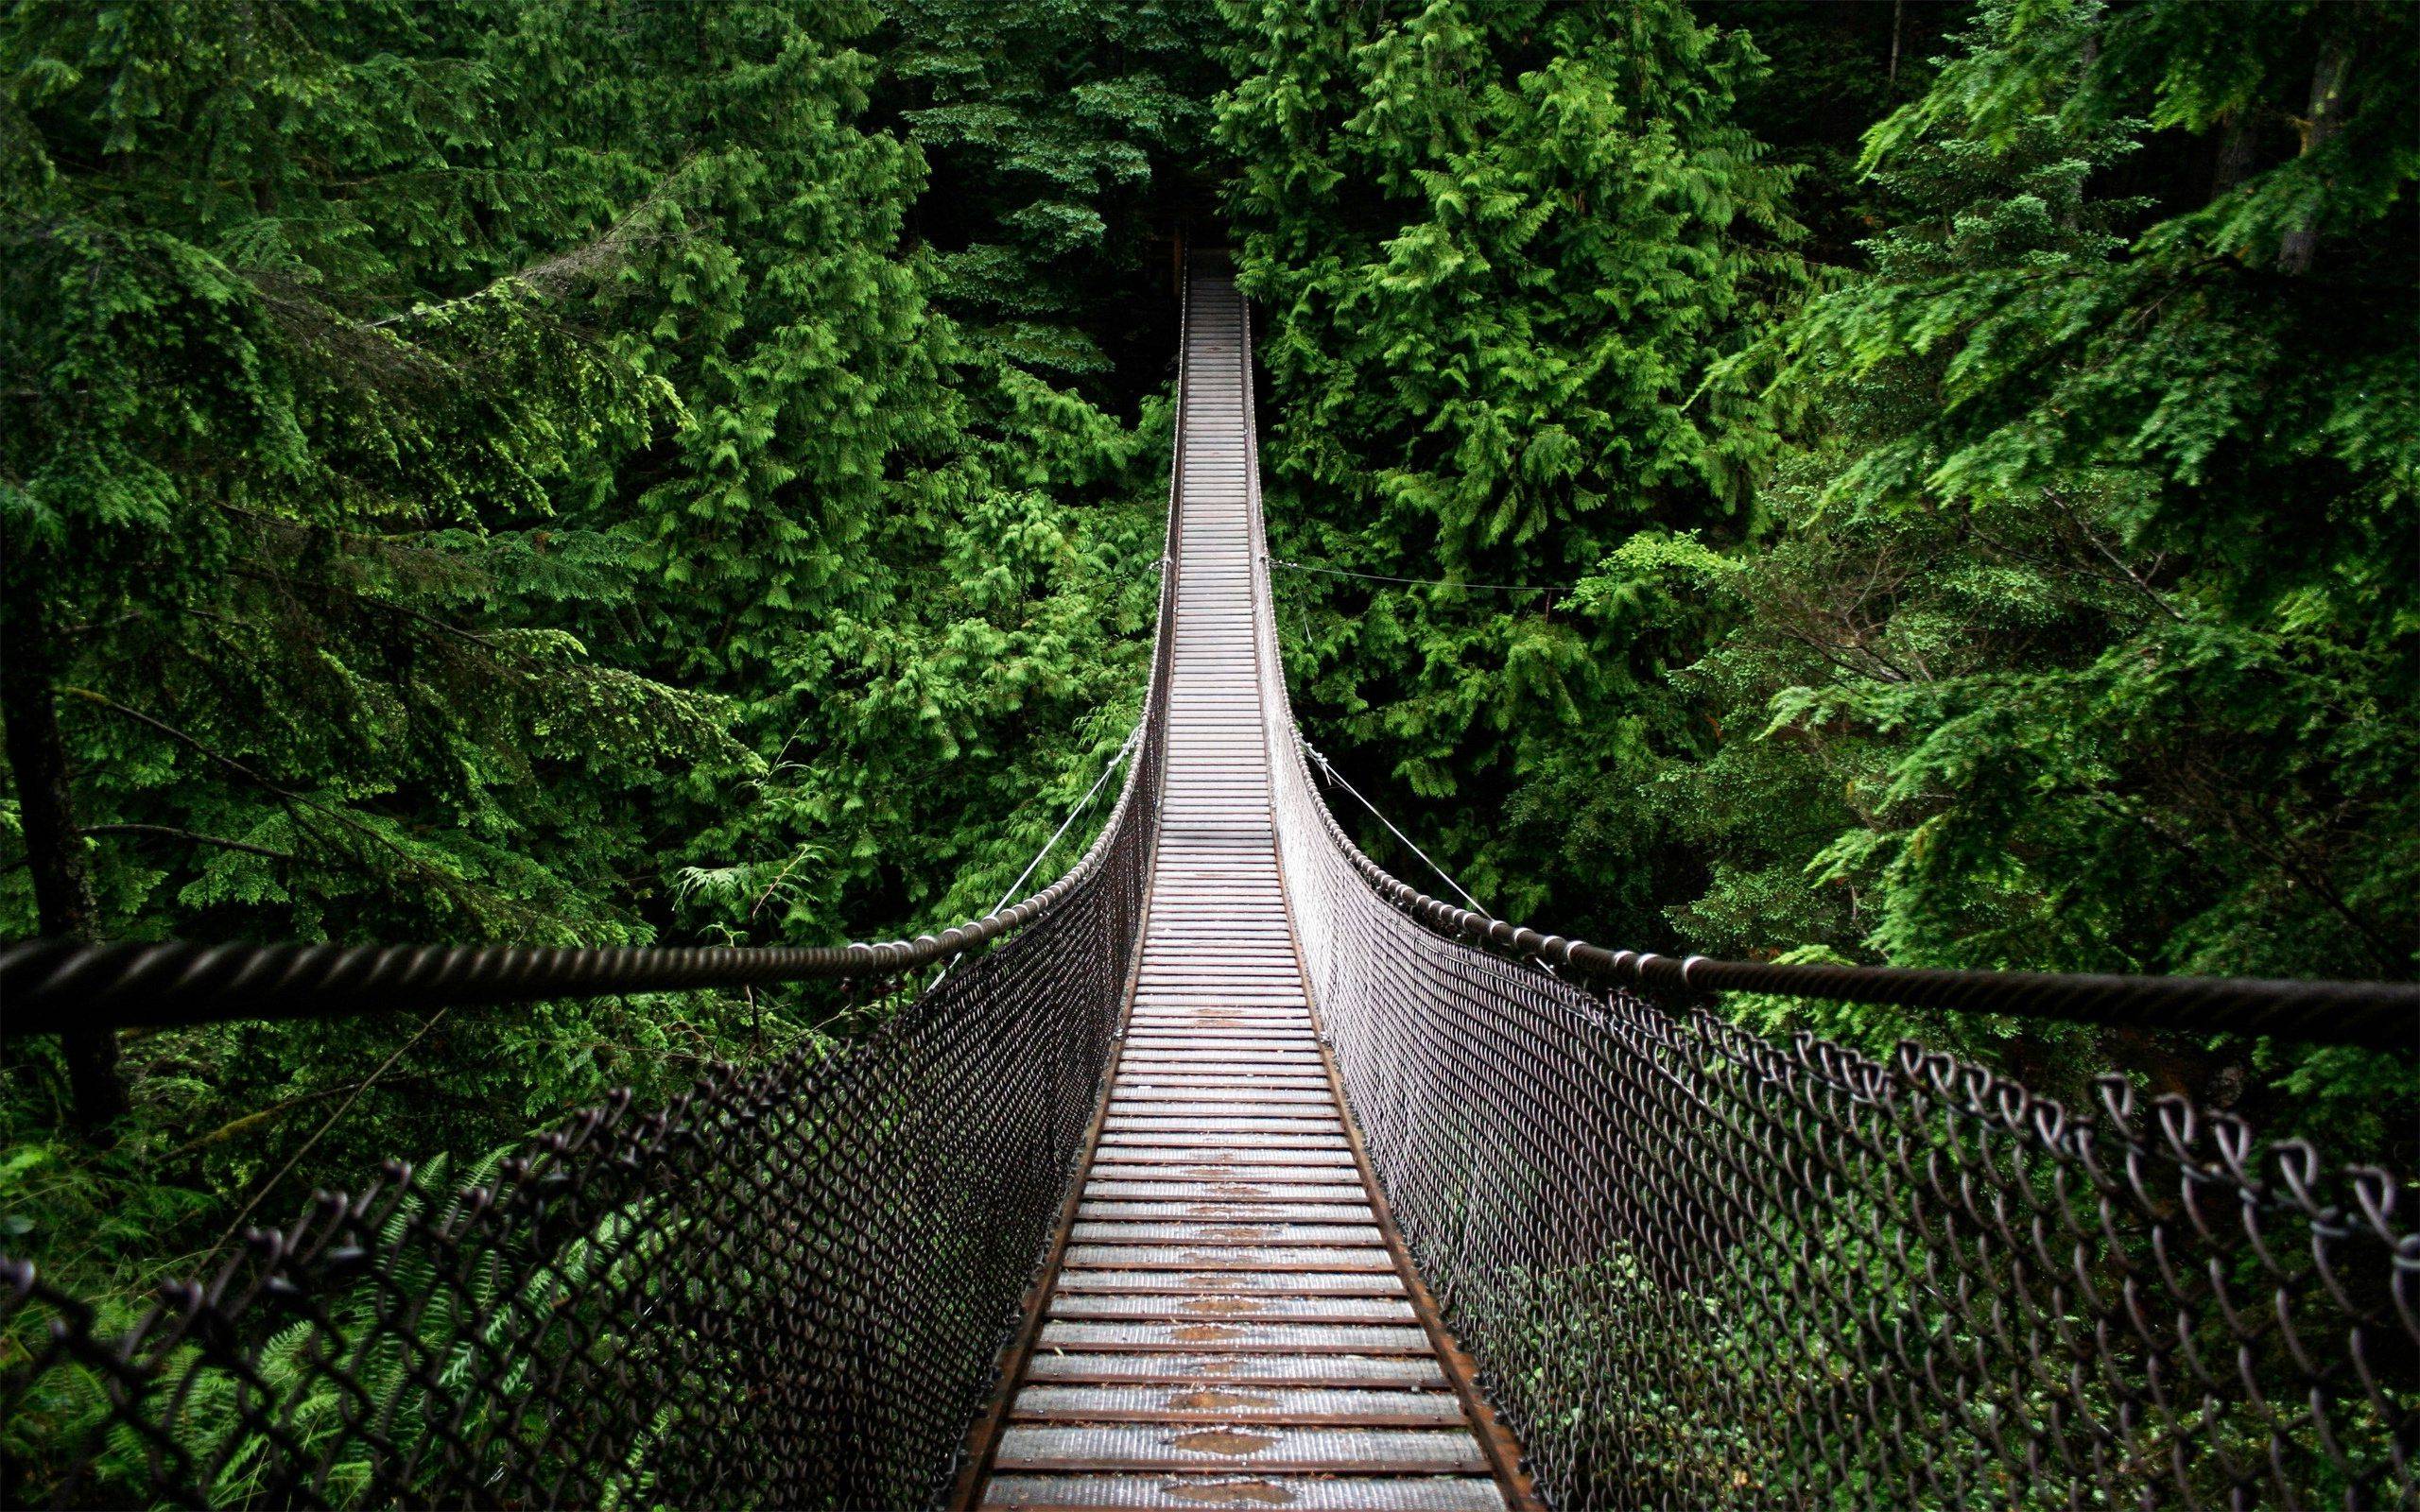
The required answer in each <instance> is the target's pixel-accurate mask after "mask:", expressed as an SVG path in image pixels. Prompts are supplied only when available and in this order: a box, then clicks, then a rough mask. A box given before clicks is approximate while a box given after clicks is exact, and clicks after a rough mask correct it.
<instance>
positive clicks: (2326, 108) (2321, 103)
mask: <svg viewBox="0 0 2420 1512" xmlns="http://www.w3.org/2000/svg"><path fill="white" fill-rule="evenodd" d="M2352 41H2353V26H2352V22H2351V20H2350V19H2349V18H2348V19H2345V20H2343V21H2342V22H2340V24H2339V25H2338V26H2336V27H2334V28H2333V29H2332V30H2330V31H2329V32H2328V34H2327V37H2326V40H2325V41H2324V42H2322V43H2320V47H2319V61H2318V62H2317V63H2316V64H2314V65H2313V66H2312V68H2311V71H2310V114H2309V115H2308V117H2307V118H2306V119H2305V121H2304V124H2303V150H2302V155H2303V156H2304V157H2306V158H2308V157H2309V156H2310V155H2311V154H2312V153H2314V152H2317V151H2318V150H2319V149H2320V148H2322V147H2324V146H2327V143H2328V140H2329V139H2330V138H2331V137H2333V136H2335V135H2336V129H2337V128H2338V127H2339V126H2341V125H2342V124H2343V120H2344V77H2345V75H2347V74H2349V73H2351V72H2352V68H2353V44H2352ZM2318 250H2319V226H2318V223H2317V219H2316V217H2313V218H2311V219H2308V220H2305V221H2304V222H2303V224H2301V225H2300V226H2297V227H2295V228H2294V229H2293V230H2292V231H2290V232H2287V233H2286V239H2285V241H2284V242H2283V243H2282V244H2281V245H2280V246H2279V247H2278V249H2277V271H2279V272H2280V273H2284V274H2286V275H2288V276H2289V277H2292V278H2299V277H2301V276H2302V275H2303V274H2305V273H2308V272H2309V271H2310V267H2311V262H2312V259H2313V258H2314V257H2315V256H2316V254H2317V253H2318Z"/></svg>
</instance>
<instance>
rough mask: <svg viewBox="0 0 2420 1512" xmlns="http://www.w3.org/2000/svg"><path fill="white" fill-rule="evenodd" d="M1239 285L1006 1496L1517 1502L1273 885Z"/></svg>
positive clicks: (1120, 1503)
mask: <svg viewBox="0 0 2420 1512" xmlns="http://www.w3.org/2000/svg"><path fill="white" fill-rule="evenodd" d="M1243 318H1244V310H1243V302H1242V301H1241V299H1240V298H1239V297H1238V296H1237V295H1236V290H1235V285H1234V283H1232V282H1231V281H1230V280H1229V279H1228V278H1226V277H1224V276H1222V275H1208V274H1201V273H1197V274H1196V275H1195V277H1194V280H1193V283H1192V289H1191V295H1190V308H1189V310H1188V312H1187V318H1186V340H1185V352H1184V428H1183V432H1182V436H1183V455H1181V456H1180V457H1179V459H1178V464H1179V468H1180V472H1179V475H1178V480H1177V501H1176V507H1177V508H1178V509H1179V510H1180V511H1181V513H1180V518H1179V527H1178V532H1177V535H1178V541H1179V547H1178V550H1179V560H1180V563H1181V567H1180V571H1179V574H1178V580H1177V606H1176V621H1177V622H1176V626H1175V636H1176V640H1175V644H1174V647H1173V650H1174V668H1173V673H1172V676H1171V680H1170V683H1169V698H1170V707H1169V714H1168V718H1169V723H1168V758H1167V795H1166V799H1165V803H1164V807H1163V810H1162V817H1161V828H1160V844H1159V852H1158V857H1157V862H1156V872H1155V875H1154V877H1153V879H1152V887H1151V902H1150V915H1149V918H1148V921H1147V924H1146V928H1145V933H1144V942H1143V955H1142V964H1141V968H1140V972H1139V975H1138V977H1137V983H1136V988H1135V997H1134V1003H1133V1007H1132V1017H1131V1019H1130V1021H1129V1022H1128V1029H1127V1036H1126V1040H1125V1044H1124V1046H1123V1048H1122V1051H1121V1054H1120V1056H1119V1058H1118V1062H1117V1066H1116V1071H1115V1080H1114V1083H1113V1086H1112V1090H1111V1093H1110V1102H1109V1107H1108V1110H1107V1113H1106V1116H1105V1117H1104V1118H1103V1120H1102V1125H1101V1130H1100V1135H1099V1140H1098V1143H1097V1144H1096V1146H1095V1148H1094V1150H1093V1152H1092V1155H1091V1159H1090V1163H1089V1166H1088V1168H1087V1169H1086V1171H1085V1173H1084V1177H1083V1181H1084V1187H1083V1193H1082V1195H1081V1197H1080V1204H1079V1207H1078V1208H1077V1211H1076V1221H1075V1227H1074V1229H1073V1230H1072V1232H1070V1233H1069V1234H1068V1236H1067V1246H1066V1248H1065V1250H1064V1255H1063V1261H1062V1264H1061V1268H1060V1271H1059V1273H1058V1275H1057V1276H1056V1277H1055V1278H1054V1280H1053V1284H1052V1288H1051V1291H1050V1294H1049V1297H1048V1301H1047V1304H1046V1307H1047V1311H1046V1314H1045V1317H1044V1321H1043V1326H1042V1331H1041V1333H1040V1335H1039V1337H1038V1340H1037V1342H1036V1345H1035V1348H1034V1349H1033V1351H1032V1353H1031V1355H1030V1357H1029V1359H1028V1361H1027V1363H1026V1366H1025V1371H1024V1375H1023V1377H1022V1378H1021V1380H1020V1383H1019V1384H1018V1387H1017V1390H1016V1393H1015V1395H1014V1396H1013V1398H1012V1399H1011V1405H1010V1410H1009V1416H1008V1422H1007V1426H1006V1428H1005V1429H1004V1430H1003V1432H1002V1433H1001V1435H1000V1438H999V1443H998V1448H997V1452H996V1457H995V1458H994V1465H993V1471H994V1473H993V1478H992V1479H991V1481H990V1482H989V1484H988V1485H987V1486H986V1487H985V1490H984V1496H983V1504H984V1505H986V1506H991V1507H1020V1508H1043V1507H1088V1508H1098V1507H1219V1506H1238V1507H1241V1506H1250V1507H1304V1508H1343V1507H1355V1508H1398V1507H1399V1508H1420V1509H1429V1512H1463V1509H1471V1512H1485V1509H1495V1508H1501V1507H1503V1506H1504V1505H1505V1501H1504V1498H1503V1495H1502V1493H1501V1492H1500V1490H1499V1489H1498V1486H1497V1483H1496V1481H1495V1479H1494V1478H1493V1476H1492V1475H1491V1472H1490V1460H1489V1457H1488V1455H1487V1454H1486V1453H1485V1452H1484V1451H1483V1445H1482V1442H1481V1440H1480V1438H1479V1437H1478V1435H1476V1434H1475V1433H1474V1432H1473V1429H1472V1425H1471V1419H1470V1417H1469V1416H1468V1412H1467V1409H1466V1404H1465V1399H1464V1396H1463V1393H1462V1391H1461V1389H1458V1386H1457V1383H1456V1382H1455V1381H1453V1380H1451V1379H1449V1377H1448V1374H1447V1370H1446V1368H1445V1366H1446V1365H1447V1364H1448V1363H1450V1362H1451V1360H1452V1358H1453V1357H1452V1356H1451V1354H1450V1350H1449V1349H1448V1350H1446V1351H1444V1352H1441V1345H1443V1344H1444V1343H1445V1341H1443V1340H1442V1339H1441V1338H1439V1337H1438V1336H1436V1335H1435V1334H1434V1333H1433V1332H1432V1331H1431V1329H1430V1328H1429V1326H1428V1325H1427V1324H1426V1322H1425V1321H1424V1317H1423V1315H1422V1313H1421V1312H1420V1311H1419V1310H1417V1309H1416V1308H1415V1305H1414V1298H1415V1297H1416V1296H1417V1283H1416V1280H1414V1279H1413V1278H1411V1277H1410V1276H1409V1273H1408V1272H1407V1271H1406V1270H1405V1269H1404V1268H1403V1264H1402V1260H1401V1257H1400V1254H1399V1252H1398V1251H1397V1250H1396V1249H1395V1248H1394V1247H1392V1246H1391V1245H1390V1244H1389V1241H1388V1236H1387V1233H1386V1231H1385V1229H1383V1227H1382V1221H1381V1217H1380V1213H1379V1211H1377V1210H1375V1209H1374V1206H1373V1196H1372V1191H1371V1188H1370V1185H1369V1174H1368V1172H1367V1170H1366V1169H1365V1168H1364V1166H1363V1164H1362V1162H1361V1160H1360V1158H1359V1155H1358V1152H1357V1149H1356V1148H1355V1143H1354V1141H1353V1140H1352V1138H1351V1137H1350V1135H1349V1132H1348V1127H1347V1124H1346V1121H1345V1110H1344V1107H1343V1103H1342V1100H1341V1099H1340V1096H1339V1093H1338V1089H1337V1084H1336V1081H1335V1079H1334V1077H1333V1075H1332V1074H1331V1073H1330V1068H1329V1066H1328V1063H1327V1060H1326V1058H1325V1057H1324V1055H1323V1054H1322V1048H1321V1045H1320V1042H1319V1039H1318V1035H1317V1032H1316V1029H1315V1026H1314V1021H1313V1017H1312V1013H1311V1009H1310V1004H1309V1001H1308V999H1307V998H1306V997H1305V990H1304V979H1303V972H1302V967H1301V964H1300V962H1299V960H1298V958H1297V955H1296V952H1295V946H1294V935H1293V929H1292V926H1291V923H1290V921H1289V919H1288V911H1287V904H1286V895H1285V890H1284V887H1283V885H1282V883H1281V880H1280V877H1279V873H1278V859H1277V848H1276V842H1275V835H1274V833H1273V831H1272V829H1271V802H1270V773H1269V745H1268V741H1267V739H1266V738H1265V730H1264V726H1263V720H1264V714H1263V707H1264V706H1263V702H1262V698H1261V692H1260V677H1261V669H1260V667H1259V665H1258V658H1257V655H1256V653H1255V650H1254V646H1255V644H1256V642H1255V639H1254V635H1253V574H1254V572H1255V571H1256V570H1257V563H1256V561H1255V559H1254V558H1255V557H1256V556H1257V553H1258V549H1259V532H1258V529H1257V524H1256V522H1255V521H1254V519H1253V499H1252V477H1251V468H1250V457H1249V455H1248V452H1249V448H1250V446H1251V439H1250V435H1251V433H1250V429H1249V427H1248V424H1247V420H1246V406H1247V405H1248V404H1249V403H1250V401H1251V386H1250V375H1249V373H1248V372H1247V370H1246V368H1247V357H1246V348H1245V342H1244V329H1243Z"/></svg>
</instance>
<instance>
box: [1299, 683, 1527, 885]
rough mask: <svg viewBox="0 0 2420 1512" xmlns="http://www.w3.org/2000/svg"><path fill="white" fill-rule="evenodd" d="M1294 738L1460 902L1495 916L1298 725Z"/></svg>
mask: <svg viewBox="0 0 2420 1512" xmlns="http://www.w3.org/2000/svg"><path fill="white" fill-rule="evenodd" d="M1294 738H1295V739H1296V740H1298V741H1301V742H1302V746H1303V749H1304V750H1305V751H1306V752H1308V753H1309V755H1310V758H1311V760H1313V761H1315V762H1317V763H1319V767H1320V770H1321V771H1322V772H1324V773H1325V774H1326V775H1327V780H1328V781H1329V782H1334V783H1335V784H1336V785H1337V786H1339V787H1340V788H1342V789H1344V790H1345V791H1346V792H1348V793H1350V794H1352V795H1353V796H1354V797H1355V798H1357V799H1360V801H1361V806H1362V807H1363V808H1365V809H1368V810H1369V811H1370V813H1371V814H1372V816H1374V817H1375V818H1376V819H1377V821H1378V822H1379V823H1380V824H1383V825H1385V826H1386V827H1387V833H1389V834H1392V835H1393V836H1394V837H1395V838H1396V839H1398V840H1401V841H1402V842H1403V845H1404V849H1405V850H1407V851H1410V852H1411V853H1412V854H1413V855H1416V856H1418V857H1419V858H1420V859H1421V860H1423V861H1426V862H1427V863H1428V869H1429V870H1431V871H1433V872H1435V873H1437V875H1439V876H1441V877H1443V878H1444V879H1445V885H1446V886H1448V887H1451V888H1453V889H1454V890H1455V891H1456V892H1458V893H1461V897H1462V902H1466V903H1468V904H1470V905H1471V909H1472V911H1473V912H1474V913H1479V914H1486V915H1487V917H1488V918H1490V919H1494V918H1495V915H1494V914H1489V913H1488V912H1487V910H1486V909H1485V908H1482V907H1480V906H1479V901H1478V899H1476V898H1474V897H1472V896H1471V895H1470V893H1469V892H1468V891H1466V890H1465V889H1464V888H1463V886H1462V885H1461V883H1459V882H1456V881H1455V880H1454V874H1453V873H1452V872H1450V871H1447V870H1446V869H1445V868H1443V867H1441V866H1439V865H1438V864H1437V863H1436V862H1435V861H1433V860H1430V858H1429V855H1428V852H1427V851H1423V850H1422V849H1420V847H1418V846H1416V845H1414V844H1412V843H1411V836H1409V835H1408V834H1406V833H1403V832H1402V831H1401V830H1398V829H1396V828H1395V821H1394V820H1392V819H1391V818H1388V817H1387V816H1385V815H1383V814H1380V813H1379V812H1378V805H1376V804H1375V803H1373V802H1371V801H1370V800H1369V799H1366V798H1362V797H1361V790H1360V789H1359V788H1357V787H1355V786H1354V785H1353V784H1352V783H1351V782H1346V781H1345V780H1344V774H1343V773H1341V772H1340V771H1338V770H1337V769H1336V767H1335V766H1334V765H1332V764H1331V763H1330V762H1329V761H1328V759H1327V758H1326V757H1325V756H1323V755H1322V754H1321V753H1320V748H1319V747H1316V746H1314V745H1312V744H1311V743H1310V741H1309V740H1308V739H1306V738H1305V736H1304V734H1303V731H1302V730H1301V728H1300V727H1299V726H1298V727H1296V729H1295V730H1294Z"/></svg>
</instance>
